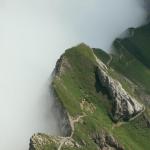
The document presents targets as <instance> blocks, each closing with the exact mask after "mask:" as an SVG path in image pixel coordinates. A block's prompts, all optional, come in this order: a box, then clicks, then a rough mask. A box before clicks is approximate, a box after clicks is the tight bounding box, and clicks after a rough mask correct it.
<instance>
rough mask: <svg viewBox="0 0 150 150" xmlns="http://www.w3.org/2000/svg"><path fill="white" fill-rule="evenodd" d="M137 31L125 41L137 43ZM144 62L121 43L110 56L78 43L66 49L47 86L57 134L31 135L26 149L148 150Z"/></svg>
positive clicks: (148, 79)
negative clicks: (56, 125)
mask: <svg viewBox="0 0 150 150" xmlns="http://www.w3.org/2000/svg"><path fill="white" fill-rule="evenodd" d="M146 29H147V28H146ZM138 30H139V29H138ZM142 30H143V29H142ZM147 31H148V30H147ZM136 32H137V31H136V29H134V34H132V36H130V37H128V38H129V39H128V40H130V38H134V40H137V39H136V38H135V37H134V36H135V35H137V34H139V31H138V33H136ZM142 33H143V32H142ZM142 33H141V31H140V34H142ZM144 33H145V32H144ZM147 34H148V33H147ZM142 36H143V35H142ZM125 38H127V37H125ZM126 42H127V40H126ZM130 43H131V42H130ZM134 43H136V42H135V41H134ZM142 48H143V47H142ZM138 53H140V50H139V49H138ZM147 53H149V51H147ZM149 54H150V53H149ZM143 57H145V56H144V55H143ZM143 59H144V58H143ZM145 60H146V61H143V60H142V61H141V59H139V57H137V56H134V55H133V51H132V52H130V49H128V47H126V44H125V43H124V39H117V40H116V41H115V42H114V52H113V53H112V54H107V53H105V52H104V51H102V50H100V49H91V48H90V47H89V46H87V45H85V44H83V43H82V44H80V45H78V46H76V47H72V48H71V49H68V50H66V52H65V53H64V54H63V55H62V56H61V57H60V59H59V60H58V61H57V64H56V67H55V70H54V78H53V82H52V89H53V91H54V95H55V98H56V103H55V106H54V107H55V108H56V116H57V117H58V119H59V120H60V127H61V128H60V129H61V131H60V132H61V135H60V136H49V135H45V134H41V133H38V134H35V135H33V136H32V137H31V140H30V150H53V149H54V150H55V149H56V150H63V149H65V150H76V149H81V150H97V149H100V150H105V149H107V150H112V149H113V150H130V149H132V150H143V149H144V150H149V146H150V143H149V139H150V128H149V124H150V123H149V122H150V121H149V120H150V100H149V97H150V94H149V93H150V70H149V66H148V65H147V61H148V56H146V59H145ZM149 63H150V62H149Z"/></svg>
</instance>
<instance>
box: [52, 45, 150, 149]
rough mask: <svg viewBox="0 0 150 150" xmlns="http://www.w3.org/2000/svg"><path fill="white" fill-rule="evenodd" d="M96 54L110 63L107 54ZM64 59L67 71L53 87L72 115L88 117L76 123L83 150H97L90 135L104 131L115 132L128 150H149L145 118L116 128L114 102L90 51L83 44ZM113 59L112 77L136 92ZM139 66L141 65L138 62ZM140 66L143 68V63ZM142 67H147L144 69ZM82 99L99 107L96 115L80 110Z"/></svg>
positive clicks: (71, 50)
mask: <svg viewBox="0 0 150 150" xmlns="http://www.w3.org/2000/svg"><path fill="white" fill-rule="evenodd" d="M94 52H95V54H96V55H97V56H98V57H101V59H102V60H103V61H104V62H105V63H107V61H109V59H110V56H109V55H108V54H106V53H105V52H103V51H100V50H96V49H95V50H94ZM115 57H118V56H114V58H115ZM64 59H65V60H66V63H67V64H66V66H67V67H65V68H64V71H63V73H62V74H61V76H60V77H59V78H55V80H54V82H53V86H54V88H55V91H56V92H57V95H58V97H59V99H60V100H61V101H62V103H63V105H64V106H65V108H66V109H67V110H68V112H69V114H70V115H71V116H73V117H76V116H79V115H82V114H83V113H86V114H87V116H85V117H84V118H83V119H82V121H81V122H79V123H77V124H75V133H74V136H73V139H75V140H76V141H77V142H78V143H82V141H85V143H86V145H83V146H82V148H81V149H83V150H88V149H89V150H94V149H97V147H96V144H95V143H94V142H93V141H92V140H91V136H90V135H92V134H93V133H95V132H98V131H101V130H102V129H105V130H107V131H108V132H110V133H112V134H113V136H114V137H115V138H116V139H117V140H118V141H119V142H120V143H121V144H122V145H123V146H124V147H125V149H127V150H143V149H144V150H149V146H150V143H149V139H150V129H149V128H147V126H146V123H145V120H144V119H143V116H141V117H139V118H137V119H135V120H134V121H131V122H129V123H126V124H122V125H114V123H113V122H112V120H111V119H110V117H109V111H110V109H111V100H110V99H109V98H108V96H107V93H106V92H105V90H104V89H103V88H102V87H101V86H100V84H99V82H98V80H97V77H96V74H95V68H96V66H97V63H96V61H95V58H94V56H93V54H92V51H91V49H90V48H89V47H88V46H86V45H84V44H81V45H79V46H77V47H73V48H71V49H69V50H67V51H66V52H65V54H64ZM114 60H115V59H113V60H112V62H110V66H111V67H112V68H114V69H116V71H114V70H113V69H111V68H110V69H109V72H110V74H111V75H112V76H113V77H114V78H116V79H117V80H119V81H120V82H121V83H122V84H123V87H124V88H125V89H126V90H128V91H130V92H131V91H133V87H134V85H135V84H134V83H130V82H128V81H127V80H125V78H124V74H125V73H124V72H125V71H124V70H121V69H119V67H121V63H120V66H117V65H116V64H117V59H116V60H115V61H114ZM138 63H140V62H139V61H138ZM141 66H143V65H142V64H141ZM122 67H123V66H122ZM141 68H142V67H141ZM143 68H145V66H144V67H143ZM143 68H142V69H143ZM123 71H124V72H123ZM128 71H129V70H128ZM125 75H126V74H125ZM134 75H135V74H133V75H132V73H131V75H130V76H131V77H133V76H134ZM148 75H149V73H147V76H148ZM137 80H138V78H137ZM147 82H149V81H147ZM140 83H141V82H140ZM143 84H144V83H143ZM147 86H148V84H147ZM131 94H133V95H135V96H136V97H137V98H139V96H138V95H136V93H135V92H131ZM83 100H85V101H87V102H88V103H89V104H91V103H92V104H93V105H94V106H95V107H96V110H95V111H94V113H91V112H89V111H87V110H82V109H81V107H80V104H81V103H82V101H83ZM139 100H140V98H139ZM64 149H65V150H70V149H75V148H69V147H64Z"/></svg>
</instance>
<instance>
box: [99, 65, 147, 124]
mask: <svg viewBox="0 0 150 150" xmlns="http://www.w3.org/2000/svg"><path fill="white" fill-rule="evenodd" d="M97 75H98V78H99V81H100V84H102V86H103V87H104V88H105V89H106V91H107V92H108V94H109V96H110V97H111V99H112V100H113V106H112V118H113V120H114V121H119V120H124V121H127V120H130V119H132V118H134V117H135V116H137V115H139V114H140V113H142V112H143V111H144V109H145V108H144V106H143V105H142V104H140V103H139V102H137V100H136V99H135V98H133V97H132V96H130V95H129V94H128V93H127V92H126V91H125V89H124V88H123V87H122V85H121V83H120V82H119V81H117V80H115V79H113V78H112V77H110V76H109V75H108V73H107V71H104V70H103V69H102V68H101V67H97Z"/></svg>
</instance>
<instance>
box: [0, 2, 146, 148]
mask: <svg viewBox="0 0 150 150" xmlns="http://www.w3.org/2000/svg"><path fill="white" fill-rule="evenodd" d="M145 16H146V12H145V10H144V9H143V4H142V0H141V1H140V0H0V69H1V73H0V91H1V92H0V133H1V134H0V139H1V140H0V149H1V150H10V149H11V150H27V149H28V143H29V138H30V136H31V135H32V134H33V133H35V132H46V133H50V134H57V133H58V128H57V121H56V120H55V115H54V114H53V113H52V112H51V111H50V110H51V109H50V108H51V106H52V98H50V95H49V89H48V85H49V81H48V79H49V76H50V74H51V72H52V70H53V68H54V65H55V62H56V60H57V59H58V58H59V56H60V55H61V54H62V53H63V52H64V49H65V48H68V47H71V46H74V45H76V44H77V43H80V42H86V43H87V44H89V45H90V46H92V47H99V48H103V49H104V50H108V49H109V47H110V46H111V43H112V41H113V40H114V39H115V38H116V37H117V36H118V35H119V34H120V33H121V32H123V31H124V30H125V29H127V28H128V27H131V26H132V27H133V26H134V27H135V26H138V25H141V23H143V22H144V20H145Z"/></svg>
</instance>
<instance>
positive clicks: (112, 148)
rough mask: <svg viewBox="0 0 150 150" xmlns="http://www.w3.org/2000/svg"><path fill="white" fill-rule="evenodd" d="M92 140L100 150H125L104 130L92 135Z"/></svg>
mask: <svg viewBox="0 0 150 150" xmlns="http://www.w3.org/2000/svg"><path fill="white" fill-rule="evenodd" d="M92 139H93V141H94V142H95V143H96V144H97V145H98V147H99V149H100V150H125V149H124V147H123V146H122V145H120V144H119V143H118V141H117V140H116V139H115V138H114V137H113V136H112V135H110V134H108V133H107V132H106V131H104V130H102V131H101V132H98V133H94V134H93V135H92Z"/></svg>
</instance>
